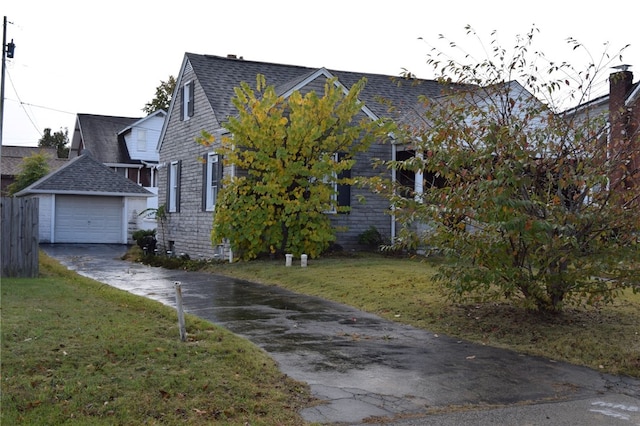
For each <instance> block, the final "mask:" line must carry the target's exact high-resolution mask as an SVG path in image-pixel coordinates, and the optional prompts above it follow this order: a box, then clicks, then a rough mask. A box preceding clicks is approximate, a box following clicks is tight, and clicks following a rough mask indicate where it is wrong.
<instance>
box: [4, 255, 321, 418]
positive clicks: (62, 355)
mask: <svg viewBox="0 0 640 426" xmlns="http://www.w3.org/2000/svg"><path fill="white" fill-rule="evenodd" d="M40 271H41V277H40V278H37V279H3V280H2V283H1V284H2V287H1V292H2V304H1V307H2V346H1V349H2V365H1V367H2V375H1V380H2V394H1V398H2V399H1V402H2V412H1V417H0V423H2V424H3V425H18V424H24V425H62V424H74V425H76V424H77V425H117V424H127V425H129V424H140V425H142V424H145V425H151V424H187V425H209V424H213V423H215V424H221V425H225V424H228V425H245V424H251V425H300V424H303V423H304V422H303V421H302V419H301V418H300V417H299V415H298V414H297V411H298V409H299V408H300V407H302V406H306V405H307V404H309V403H310V402H311V398H310V395H309V392H308V388H307V386H306V385H304V384H300V383H298V382H295V381H293V380H291V379H290V378H288V377H286V376H284V375H283V374H282V373H281V372H280V371H279V370H278V369H277V367H276V365H275V363H274V362H273V360H272V359H271V358H269V356H267V354H265V353H264V352H263V351H262V350H260V349H258V348H257V347H255V346H254V345H252V344H251V343H250V342H248V341H246V340H244V339H241V338H239V337H237V336H235V335H233V334H231V333H230V332H227V331H226V330H224V329H222V328H220V327H217V326H214V325H212V324H211V323H208V322H205V321H202V320H199V319H197V318H194V317H190V316H188V317H187V332H188V341H187V342H185V343H183V342H181V341H180V339H179V332H178V327H177V318H176V313H175V310H173V309H171V308H168V307H166V306H164V305H161V304H160V303H158V302H153V301H150V300H147V299H145V298H142V297H138V296H133V295H130V294H129V293H126V292H123V291H120V290H117V289H114V288H111V287H109V286H106V285H102V284H100V283H97V282H95V281H92V280H89V279H87V278H84V277H81V276H79V275H76V274H75V273H73V272H69V271H67V270H66V269H65V268H63V267H61V266H60V265H59V264H57V263H56V262H55V261H53V260H51V259H50V258H48V257H47V256H41V266H40Z"/></svg>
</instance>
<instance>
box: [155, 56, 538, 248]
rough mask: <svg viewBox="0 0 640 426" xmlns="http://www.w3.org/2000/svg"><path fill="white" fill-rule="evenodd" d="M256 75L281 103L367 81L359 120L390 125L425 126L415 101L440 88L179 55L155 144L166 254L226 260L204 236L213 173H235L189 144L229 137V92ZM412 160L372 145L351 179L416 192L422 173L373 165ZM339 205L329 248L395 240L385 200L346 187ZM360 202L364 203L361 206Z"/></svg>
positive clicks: (211, 151)
mask: <svg viewBox="0 0 640 426" xmlns="http://www.w3.org/2000/svg"><path fill="white" fill-rule="evenodd" d="M258 74H261V75H263V76H265V79H266V83H267V84H268V85H273V86H274V87H275V89H276V92H277V94H278V95H280V96H282V97H284V98H287V97H288V96H289V95H291V94H292V93H293V92H294V91H298V92H300V93H302V94H305V93H308V92H310V91H316V92H320V93H321V92H322V90H323V87H324V85H325V83H326V82H327V81H328V80H330V79H336V82H335V83H334V84H336V85H338V86H339V87H341V88H343V90H345V91H347V90H348V89H349V88H350V87H352V86H353V85H354V84H355V83H356V82H357V81H359V80H360V79H362V78H366V80H367V81H366V86H365V89H364V90H363V92H362V93H361V95H360V101H362V103H363V107H362V110H361V113H362V115H363V116H367V117H369V118H370V119H372V120H375V119H378V118H391V119H394V120H396V122H398V123H399V124H403V125H408V126H413V127H415V126H416V125H423V124H424V122H420V120H421V114H420V112H421V108H422V107H421V105H420V102H419V98H420V97H426V98H429V99H435V98H438V97H440V96H442V95H443V93H444V89H445V87H444V86H443V85H442V84H441V83H439V82H437V81H434V80H421V79H417V78H406V79H405V78H402V77H393V76H388V75H380V74H369V73H361V72H348V71H339V70H329V69H326V68H310V67H304V66H296V65H284V64H275V63H267V62H257V61H249V60H245V59H243V58H242V57H237V56H234V55H229V56H227V57H222V56H214V55H201V54H194V53H186V54H185V56H184V59H183V62H182V65H181V68H180V72H179V74H178V78H177V79H176V89H175V93H174V95H173V97H172V101H171V105H170V107H169V110H168V112H167V118H166V120H165V122H164V126H163V128H162V132H161V134H160V140H159V144H158V150H159V162H160V168H159V176H158V179H159V181H158V188H159V190H158V199H159V201H158V202H159V204H160V205H164V206H165V210H166V215H167V220H166V224H165V226H164V232H163V233H162V234H163V235H158V237H159V244H160V245H161V246H164V247H166V248H167V249H169V250H170V251H172V252H173V253H186V254H188V255H189V256H191V257H193V258H212V257H226V255H227V254H228V250H227V248H228V247H227V246H224V245H223V246H218V247H212V243H211V229H212V220H213V213H214V211H215V201H216V200H215V197H216V194H217V189H218V185H219V184H220V182H221V181H222V179H220V174H221V175H222V176H223V177H224V176H233V175H234V173H237V171H236V170H234V168H233V167H230V166H228V165H224V159H222V158H221V156H220V155H218V153H217V152H216V145H215V143H214V145H213V146H210V147H204V146H202V145H199V144H198V143H196V141H195V139H196V138H197V137H198V136H200V135H201V132H202V131H203V130H204V131H206V132H208V133H210V134H213V135H217V136H220V135H225V134H227V133H228V132H227V130H226V129H225V128H224V124H225V122H226V121H227V120H228V118H229V117H232V116H234V115H235V114H237V111H236V109H235V106H234V105H233V102H232V98H233V97H234V95H235V94H234V88H236V87H239V86H240V83H241V82H246V83H248V84H249V85H251V86H255V82H256V76H257V75H258ZM510 84H512V85H513V87H514V90H515V91H516V92H518V93H521V92H526V90H525V89H524V88H523V87H522V86H520V85H519V84H518V83H517V82H511V83H510ZM516 86H517V87H516ZM527 93H528V92H527ZM529 95H530V94H529ZM531 97H532V96H531ZM389 103H390V104H391V105H393V107H394V109H393V111H390V109H389ZM217 139H218V140H219V139H220V138H219V137H218V138H217ZM414 155H416V153H415V152H414V151H413V148H412V147H411V146H410V145H409V144H402V143H399V142H398V141H396V142H395V143H391V144H390V143H382V142H380V143H374V144H373V145H372V146H371V147H370V148H369V150H368V151H367V152H366V153H359V154H357V155H356V156H355V160H356V162H355V165H354V166H353V168H352V169H351V171H350V172H351V176H352V177H371V176H379V175H380V176H383V177H386V178H389V179H392V180H394V181H398V182H400V183H401V184H406V185H409V186H411V188H412V189H413V190H415V191H421V190H422V188H423V187H424V185H425V179H428V178H429V177H428V176H424V175H423V174H422V173H407V174H406V175H400V176H397V173H396V171H395V170H388V169H386V168H374V167H373V165H372V163H373V161H374V159H378V160H382V161H389V160H404V159H407V158H409V157H411V156H414ZM338 198H339V204H340V205H346V206H349V207H350V211H349V213H347V214H336V213H327V214H329V215H330V218H331V222H332V224H333V225H334V226H335V227H336V229H337V230H338V231H337V233H336V237H337V241H336V242H337V244H339V245H340V246H342V247H343V248H344V249H357V248H359V247H361V246H360V245H359V243H358V240H359V236H360V235H362V234H363V233H365V232H367V231H368V230H369V229H370V228H371V227H374V228H375V229H376V230H377V231H378V232H379V233H380V234H381V235H382V236H383V237H384V238H385V239H387V240H392V239H393V238H394V237H395V236H396V221H395V218H394V216H393V215H392V214H390V213H392V208H391V206H390V205H389V201H388V200H387V199H386V198H384V197H382V196H380V195H378V194H374V193H373V192H371V191H370V190H368V189H366V188H361V187H356V186H351V187H347V188H345V191H343V193H339V194H338ZM363 198H364V199H365V200H366V201H365V202H362V201H361V200H362V199H363Z"/></svg>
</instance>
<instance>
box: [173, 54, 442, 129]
mask: <svg viewBox="0 0 640 426" xmlns="http://www.w3.org/2000/svg"><path fill="white" fill-rule="evenodd" d="M186 57H187V59H188V61H189V63H190V64H191V66H192V67H193V70H194V72H195V73H196V75H197V76H198V81H199V82H200V84H201V86H202V88H203V90H204V92H205V94H206V96H207V98H208V99H209V102H210V103H211V106H212V107H213V110H214V111H215V112H216V115H217V116H218V118H219V119H221V120H224V119H226V117H228V116H231V115H235V113H236V110H235V107H234V106H233V103H232V102H231V99H232V97H233V96H234V91H233V90H234V88H235V87H237V86H239V85H240V82H243V81H244V82H247V83H249V84H250V85H251V86H252V87H255V81H256V75H257V74H262V75H264V76H265V78H266V82H267V84H268V85H273V86H276V87H287V86H291V85H293V84H295V82H298V81H301V80H302V79H303V78H304V77H305V76H307V75H310V74H311V73H312V72H313V71H316V70H318V68H310V67H304V66H298V65H284V64H274V63H268V62H255V61H247V60H244V59H234V58H227V57H221V56H215V55H200V54H195V53H186ZM327 71H329V72H330V73H331V74H332V75H334V76H336V77H337V78H338V80H339V81H340V83H342V84H343V85H345V86H346V87H348V88H349V87H351V86H353V84H355V83H356V82H357V81H358V80H360V79H361V78H362V77H365V78H366V79H367V84H366V86H365V89H364V91H363V92H362V94H361V96H360V100H361V101H363V102H364V103H365V105H366V106H367V107H368V108H369V109H370V110H371V111H372V112H373V113H374V114H376V115H377V116H378V117H385V116H388V115H389V114H388V111H387V108H388V107H387V106H386V105H383V104H382V103H381V102H380V101H379V98H383V99H385V100H388V101H391V103H392V104H393V105H394V107H395V108H396V109H397V110H396V112H397V114H398V116H403V115H406V114H408V112H409V111H410V110H413V108H414V107H415V105H416V104H417V102H418V97H419V96H426V97H429V98H432V97H437V96H439V95H440V94H441V91H442V86H441V85H440V84H439V83H438V82H437V81H435V80H420V79H411V80H408V79H403V78H401V77H393V76H388V75H381V74H370V73H362V72H351V71H340V70H331V69H327Z"/></svg>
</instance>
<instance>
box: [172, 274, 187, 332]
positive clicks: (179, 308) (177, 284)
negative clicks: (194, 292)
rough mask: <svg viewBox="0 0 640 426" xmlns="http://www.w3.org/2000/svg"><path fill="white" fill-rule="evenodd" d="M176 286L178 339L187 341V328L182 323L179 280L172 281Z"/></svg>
mask: <svg viewBox="0 0 640 426" xmlns="http://www.w3.org/2000/svg"><path fill="white" fill-rule="evenodd" d="M173 285H174V287H175V288H176V309H177V310H178V326H179V327H180V340H181V341H183V342H186V341H187V329H186V327H185V325H184V310H183V308H182V284H181V283H180V281H176V282H175V283H173Z"/></svg>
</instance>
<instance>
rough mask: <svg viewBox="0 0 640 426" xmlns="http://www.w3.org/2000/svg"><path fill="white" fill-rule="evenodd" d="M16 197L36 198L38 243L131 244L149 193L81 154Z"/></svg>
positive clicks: (139, 224) (139, 226)
mask: <svg viewBox="0 0 640 426" xmlns="http://www.w3.org/2000/svg"><path fill="white" fill-rule="evenodd" d="M16 196H18V197H35V198H38V199H39V227H40V232H39V234H40V242H41V243H112V244H130V243H132V242H133V241H132V238H131V235H132V233H133V232H134V231H136V230H137V229H140V228H141V226H142V223H141V222H142V219H141V218H140V217H139V212H140V211H142V210H143V209H144V208H146V205H147V198H149V197H152V196H153V194H152V193H151V192H149V191H147V190H146V189H144V188H143V187H142V186H140V185H138V184H136V183H134V182H132V181H131V180H129V179H127V178H125V177H124V176H122V175H120V174H116V173H114V172H113V170H111V169H110V168H109V167H107V166H105V165H104V164H102V163H101V162H98V161H96V160H95V159H93V158H92V157H91V156H90V155H89V154H84V155H81V156H79V157H75V158H74V159H73V160H69V161H68V162H67V164H65V165H64V166H63V167H60V168H59V169H58V170H56V171H55V172H53V173H49V174H48V175H47V176H45V177H43V178H42V179H40V180H38V181H37V182H34V183H33V184H31V185H29V186H28V187H27V188H25V189H23V190H22V191H20V192H18V193H17V194H16Z"/></svg>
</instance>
